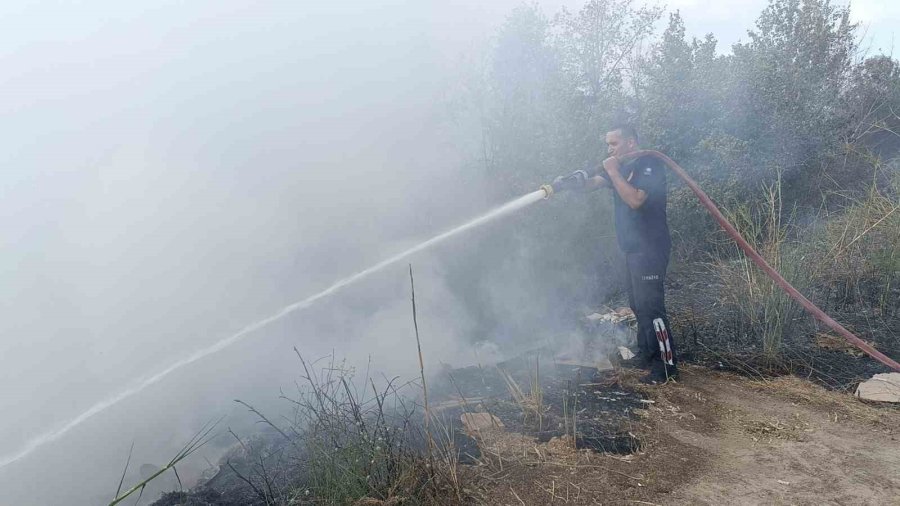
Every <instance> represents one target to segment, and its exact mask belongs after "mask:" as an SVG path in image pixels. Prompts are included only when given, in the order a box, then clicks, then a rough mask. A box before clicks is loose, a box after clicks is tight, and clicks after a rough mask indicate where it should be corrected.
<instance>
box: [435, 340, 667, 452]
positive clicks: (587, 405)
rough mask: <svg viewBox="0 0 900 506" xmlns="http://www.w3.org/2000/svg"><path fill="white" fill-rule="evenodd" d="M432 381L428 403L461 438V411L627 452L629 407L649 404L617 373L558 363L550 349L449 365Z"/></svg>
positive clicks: (633, 440) (541, 435)
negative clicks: (498, 360) (483, 362)
mask: <svg viewBox="0 0 900 506" xmlns="http://www.w3.org/2000/svg"><path fill="white" fill-rule="evenodd" d="M504 376H507V378H508V379H507V378H504ZM510 382H514V384H515V385H517V386H518V388H519V390H520V391H521V393H522V394H523V396H524V402H523V399H522V397H520V396H519V395H517V393H515V392H514V390H515V387H513V386H511V385H510ZM431 384H432V385H433V386H432V387H431V390H430V393H431V392H434V393H433V397H432V399H433V403H434V404H433V405H435V406H436V410H437V411H438V412H439V413H440V415H439V416H441V417H442V418H443V419H444V420H445V421H446V422H448V423H451V424H452V423H455V425H456V427H457V430H456V434H457V436H456V437H457V438H460V437H462V438H465V437H466V436H465V434H464V430H463V428H462V427H461V426H460V425H461V423H460V415H461V414H462V413H463V412H466V411H468V412H488V413H490V414H492V415H494V416H496V417H497V418H499V419H500V421H501V422H502V423H503V425H504V426H505V429H506V430H507V431H511V432H516V433H521V434H524V435H526V436H530V437H533V438H535V440H536V441H540V442H546V441H549V440H550V439H552V438H554V437H562V436H565V435H571V434H573V432H574V433H575V434H576V446H577V447H578V448H590V449H592V450H595V451H599V452H606V453H619V454H622V453H632V452H634V451H636V450H637V449H638V448H639V447H640V441H639V440H638V438H637V436H635V435H634V433H633V431H632V427H633V425H634V423H635V420H636V416H637V415H636V414H635V412H634V410H635V409H640V408H642V407H646V406H647V404H648V403H649V401H647V400H646V399H645V397H644V396H643V395H642V394H640V393H639V392H637V391H635V390H634V389H632V388H629V387H626V386H624V385H623V384H622V383H621V382H620V381H619V378H618V375H617V373H616V372H615V371H613V370H603V371H601V370H598V369H597V368H595V367H589V366H584V365H570V364H564V363H559V362H556V361H554V355H553V353H552V352H551V351H550V350H535V351H532V352H529V353H525V354H523V355H521V356H519V357H516V358H514V359H511V360H508V361H505V362H501V363H499V364H497V365H492V366H473V367H466V368H461V369H454V370H446V371H443V372H442V373H441V374H440V375H439V376H438V377H437V378H435V379H434V380H432V383H431ZM463 399H465V401H464V402H463ZM536 399H539V401H538V400H536ZM456 443H457V445H458V446H459V447H461V448H462V450H463V453H464V454H468V455H469V456H470V458H471V457H475V456H477V451H478V448H477V446H476V445H475V444H474V442H473V441H470V442H468V443H466V442H465V441H460V440H457V441H456Z"/></svg>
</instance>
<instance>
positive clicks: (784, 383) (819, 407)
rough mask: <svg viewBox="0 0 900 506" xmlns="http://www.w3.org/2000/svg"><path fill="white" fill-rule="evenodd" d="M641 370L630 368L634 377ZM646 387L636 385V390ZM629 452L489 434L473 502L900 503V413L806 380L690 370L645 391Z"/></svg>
mask: <svg viewBox="0 0 900 506" xmlns="http://www.w3.org/2000/svg"><path fill="white" fill-rule="evenodd" d="M637 376H638V374H637V373H636V372H631V371H623V372H621V381H622V383H623V384H626V385H629V386H632V385H636V379H637ZM636 388H637V387H636ZM641 388H643V390H642V392H643V393H644V394H645V395H646V396H647V399H648V401H647V402H646V406H647V407H646V409H642V410H640V411H639V415H640V416H639V421H637V422H635V423H634V426H633V427H632V429H631V430H632V431H633V432H634V434H635V435H636V436H637V438H638V439H639V440H640V441H641V448H640V450H639V451H638V452H637V453H634V454H630V455H611V454H599V453H596V452H592V451H590V450H574V449H572V445H571V441H570V440H569V439H566V438H554V439H552V440H550V441H549V442H547V443H537V442H535V440H534V439H533V438H529V437H524V436H521V435H517V434H515V433H510V432H503V431H491V432H487V433H483V434H480V437H481V439H482V446H483V447H484V451H483V452H482V453H483V457H485V458H484V459H483V460H485V461H487V462H488V463H487V464H484V465H481V466H478V467H474V468H470V469H469V470H467V471H466V474H469V475H470V476H467V477H466V478H468V479H466V480H464V483H466V484H467V485H468V484H476V486H474V487H472V488H470V489H469V490H467V492H468V493H469V494H470V496H471V497H474V498H475V499H474V501H475V502H477V503H482V504H492V505H518V506H521V505H523V504H525V505H543V504H660V505H662V504H666V505H668V504H709V505H719V504H742V505H743V504H785V505H788V504H790V505H806V504H808V505H813V504H816V505H818V504H838V505H852V504H872V505H885V504H897V505H900V409H898V408H897V407H895V406H884V405H878V406H876V405H871V404H866V403H863V402H861V401H859V400H857V399H855V398H853V397H852V396H850V395H847V394H844V393H838V392H833V391H826V390H825V389H823V388H821V387H819V386H817V385H814V384H812V383H810V382H808V381H804V380H801V379H797V378H795V377H784V378H779V379H774V380H768V381H759V380H751V379H748V378H745V377H741V376H736V375H732V374H728V373H722V372H716V371H711V370H709V369H705V368H699V367H690V366H685V367H684V369H683V371H682V375H681V379H680V381H679V382H678V383H674V384H673V383H670V384H668V385H664V386H659V387H641Z"/></svg>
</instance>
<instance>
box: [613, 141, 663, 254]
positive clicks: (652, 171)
mask: <svg viewBox="0 0 900 506" xmlns="http://www.w3.org/2000/svg"><path fill="white" fill-rule="evenodd" d="M621 174H622V177H623V178H625V180H626V181H628V182H629V183H630V184H631V185H632V186H634V187H635V188H637V189H639V190H644V192H646V193H647V200H645V201H644V203H643V204H642V205H641V206H640V207H639V208H637V209H632V208H630V207H628V204H626V203H625V201H623V200H622V197H620V196H619V192H617V191H616V190H615V188H613V189H612V194H613V202H614V203H615V214H616V238H617V239H618V241H619V247H620V248H622V251H623V252H625V253H655V254H664V255H666V257H667V258H668V255H669V251H670V250H671V248H672V239H671V237H670V235H669V224H668V223H667V221H666V166H665V164H664V163H663V162H662V160H660V159H659V158H656V157H655V156H649V155H647V156H642V157H639V158H636V159H634V160H632V161H630V162H628V163H626V164H623V165H622V167H621Z"/></svg>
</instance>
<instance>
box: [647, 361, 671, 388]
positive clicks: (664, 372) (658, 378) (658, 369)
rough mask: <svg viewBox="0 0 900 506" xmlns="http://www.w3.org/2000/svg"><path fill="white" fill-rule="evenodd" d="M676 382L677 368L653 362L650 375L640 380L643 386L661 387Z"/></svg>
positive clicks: (660, 362)
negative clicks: (669, 382)
mask: <svg viewBox="0 0 900 506" xmlns="http://www.w3.org/2000/svg"><path fill="white" fill-rule="evenodd" d="M675 380H678V367H677V366H674V365H668V364H664V363H663V362H662V361H659V360H657V361H654V362H653V365H652V366H651V367H650V373H649V374H647V375H646V376H644V377H643V378H641V379H640V382H641V383H643V384H645V385H662V384H664V383H666V382H668V381H675Z"/></svg>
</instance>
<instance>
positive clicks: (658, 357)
mask: <svg viewBox="0 0 900 506" xmlns="http://www.w3.org/2000/svg"><path fill="white" fill-rule="evenodd" d="M625 265H626V267H627V275H628V283H627V284H628V303H629V304H630V305H631V310H632V311H634V315H635V317H636V318H637V324H638V329H637V342H638V348H639V349H640V351H641V354H643V356H644V359H645V360H647V361H648V362H662V360H663V359H662V357H663V355H662V354H661V353H660V340H659V338H658V335H657V329H656V328H655V327H654V320H657V319H660V320H662V324H663V325H664V328H665V330H666V333H667V334H668V340H669V346H670V348H671V350H670V351H671V353H670V357H671V359H672V361H673V362H676V363H677V359H676V356H677V355H676V353H675V342H674V339H673V338H672V331H671V330H670V329H671V327H670V326H669V318H668V316H667V315H666V303H665V293H664V283H665V280H666V269H667V268H668V266H669V252H668V251H664V252H659V253H655V252H640V253H626V254H625Z"/></svg>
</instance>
